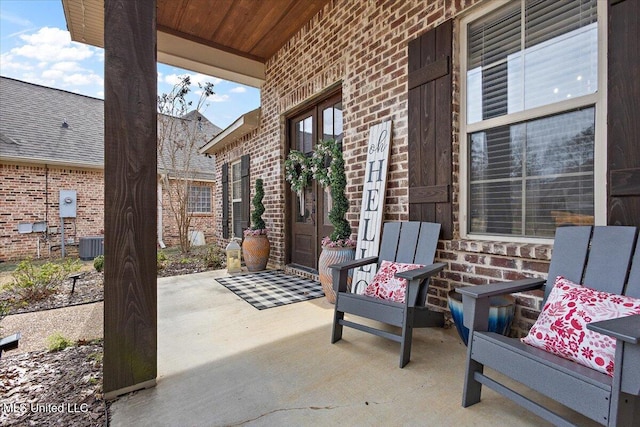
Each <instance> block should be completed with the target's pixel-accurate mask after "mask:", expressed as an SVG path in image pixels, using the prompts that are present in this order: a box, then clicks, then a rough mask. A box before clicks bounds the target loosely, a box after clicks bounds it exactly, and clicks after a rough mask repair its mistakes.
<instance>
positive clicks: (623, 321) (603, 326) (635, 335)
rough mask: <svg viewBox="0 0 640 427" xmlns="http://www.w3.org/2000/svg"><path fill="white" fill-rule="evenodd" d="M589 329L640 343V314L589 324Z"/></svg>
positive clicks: (629, 341) (632, 342)
mask: <svg viewBox="0 0 640 427" xmlns="http://www.w3.org/2000/svg"><path fill="white" fill-rule="evenodd" d="M587 329H590V330H592V331H594V332H599V333H601V334H605V335H609V336H611V337H613V338H615V339H618V340H622V341H625V342H628V343H630V344H638V343H640V314H634V315H631V316H627V317H618V318H617V319H611V320H602V321H600V322H592V323H589V324H587Z"/></svg>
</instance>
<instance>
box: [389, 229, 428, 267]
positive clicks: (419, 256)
mask: <svg viewBox="0 0 640 427" xmlns="http://www.w3.org/2000/svg"><path fill="white" fill-rule="evenodd" d="M439 237H440V224H435V223H431V222H418V221H408V222H386V223H385V224H384V228H383V230H382V243H381V244H380V252H379V256H378V259H379V261H378V267H379V266H380V263H381V262H382V261H383V260H386V261H395V262H404V263H416V264H424V265H429V264H432V263H433V259H434V258H435V255H436V249H437V247H438V238H439Z"/></svg>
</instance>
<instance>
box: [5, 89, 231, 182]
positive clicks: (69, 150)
mask: <svg viewBox="0 0 640 427" xmlns="http://www.w3.org/2000/svg"><path fill="white" fill-rule="evenodd" d="M175 119H176V120H180V119H179V118H175ZM183 119H184V120H193V119H196V120H198V119H199V122H201V123H202V131H203V132H204V134H205V137H204V138H203V139H204V140H205V141H208V140H210V139H211V138H213V137H214V136H215V135H217V134H218V133H219V132H220V131H221V129H220V128H219V127H218V126H216V125H214V124H212V123H211V122H210V121H209V120H207V119H206V118H205V117H204V116H202V115H200V114H199V113H197V112H196V111H192V112H190V113H187V114H186V115H185V116H184V117H183ZM0 160H2V161H5V162H27V163H40V164H49V165H62V166H73V167H82V168H95V169H102V168H104V101H103V100H102V99H97V98H92V97H88V96H84V95H78V94H75V93H72V92H67V91H64V90H59V89H53V88H49V87H45V86H39V85H35V84H32V83H27V82H23V81H20V80H14V79H10V78H7V77H0ZM161 164H162V163H161V161H160V160H159V161H158V166H159V168H160V169H162V168H161ZM193 170H194V171H195V172H196V173H195V177H194V179H201V180H214V178H215V173H214V171H215V159H213V158H208V157H206V156H203V155H199V154H198V153H196V155H195V156H194V157H193ZM160 172H162V171H160Z"/></svg>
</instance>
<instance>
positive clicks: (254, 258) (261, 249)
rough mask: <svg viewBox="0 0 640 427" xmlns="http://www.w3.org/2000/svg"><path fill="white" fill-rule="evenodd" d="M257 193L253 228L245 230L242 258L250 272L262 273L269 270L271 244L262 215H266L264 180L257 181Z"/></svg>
mask: <svg viewBox="0 0 640 427" xmlns="http://www.w3.org/2000/svg"><path fill="white" fill-rule="evenodd" d="M255 189H256V193H255V195H254V196H253V199H251V203H252V204H253V211H252V212H251V228H248V229H246V230H244V240H243V241H242V256H243V258H244V263H245V265H246V266H247V270H249V271H260V270H264V269H265V268H267V262H269V253H270V252H271V244H270V243H269V238H268V237H267V231H268V230H267V226H266V225H265V223H264V221H263V219H262V214H263V213H264V205H263V204H262V199H263V198H264V186H263V182H262V179H260V178H258V179H256V186H255Z"/></svg>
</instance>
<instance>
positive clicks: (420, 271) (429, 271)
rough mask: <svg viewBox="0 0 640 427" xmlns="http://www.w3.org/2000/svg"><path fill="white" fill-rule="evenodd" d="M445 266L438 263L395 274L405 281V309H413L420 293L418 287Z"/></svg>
mask: <svg viewBox="0 0 640 427" xmlns="http://www.w3.org/2000/svg"><path fill="white" fill-rule="evenodd" d="M446 266H447V264H445V263H442V262H439V263H436V264H431V265H427V266H425V267H421V268H416V269H413V270H408V271H402V272H400V273H396V274H395V277H400V278H403V279H406V280H407V290H406V295H405V299H404V302H405V305H406V306H407V307H415V305H416V301H417V298H418V294H419V293H420V285H421V284H422V283H423V282H424V280H425V279H426V278H428V277H431V276H433V275H434V274H436V273H438V272H439V271H440V270H442V269H444V268H445V267H446Z"/></svg>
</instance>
